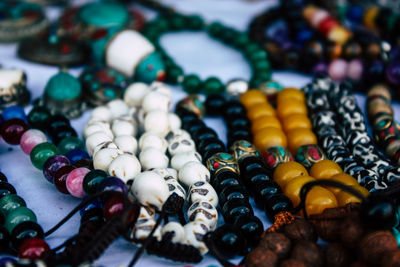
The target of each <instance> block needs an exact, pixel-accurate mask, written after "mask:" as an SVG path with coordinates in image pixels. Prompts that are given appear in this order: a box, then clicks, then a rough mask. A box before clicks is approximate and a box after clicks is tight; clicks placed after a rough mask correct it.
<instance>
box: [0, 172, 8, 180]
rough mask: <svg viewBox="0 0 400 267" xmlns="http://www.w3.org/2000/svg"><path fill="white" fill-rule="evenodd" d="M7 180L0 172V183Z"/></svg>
mask: <svg viewBox="0 0 400 267" xmlns="http://www.w3.org/2000/svg"><path fill="white" fill-rule="evenodd" d="M7 181H8V179H7V177H6V176H5V175H4V173H2V172H0V182H7Z"/></svg>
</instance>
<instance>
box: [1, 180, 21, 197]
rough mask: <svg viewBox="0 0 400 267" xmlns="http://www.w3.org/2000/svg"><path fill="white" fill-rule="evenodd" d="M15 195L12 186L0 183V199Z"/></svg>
mask: <svg viewBox="0 0 400 267" xmlns="http://www.w3.org/2000/svg"><path fill="white" fill-rule="evenodd" d="M16 193H17V191H15V188H14V186H12V185H11V184H9V183H7V182H0V199H1V198H3V197H4V196H7V195H11V194H16Z"/></svg>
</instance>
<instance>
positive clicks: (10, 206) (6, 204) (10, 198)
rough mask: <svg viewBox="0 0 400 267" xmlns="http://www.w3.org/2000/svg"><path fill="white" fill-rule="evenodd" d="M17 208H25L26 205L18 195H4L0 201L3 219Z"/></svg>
mask: <svg viewBox="0 0 400 267" xmlns="http://www.w3.org/2000/svg"><path fill="white" fill-rule="evenodd" d="M19 207H26V203H25V201H24V200H23V199H22V198H21V197H20V196H18V195H15V194H11V195H6V196H4V197H2V198H1V199H0V212H1V213H2V214H3V216H4V218H6V217H7V215H8V214H9V213H10V212H11V211H13V210H15V209H16V208H19Z"/></svg>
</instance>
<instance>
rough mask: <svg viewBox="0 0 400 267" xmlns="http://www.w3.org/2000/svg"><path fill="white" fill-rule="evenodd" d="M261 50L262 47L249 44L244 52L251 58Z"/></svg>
mask: <svg viewBox="0 0 400 267" xmlns="http://www.w3.org/2000/svg"><path fill="white" fill-rule="evenodd" d="M260 50H261V48H260V46H259V45H258V44H256V43H253V42H252V43H249V44H247V45H246V46H245V47H244V50H243V52H244V53H245V54H246V55H247V56H250V55H251V54H253V53H255V52H257V51H260Z"/></svg>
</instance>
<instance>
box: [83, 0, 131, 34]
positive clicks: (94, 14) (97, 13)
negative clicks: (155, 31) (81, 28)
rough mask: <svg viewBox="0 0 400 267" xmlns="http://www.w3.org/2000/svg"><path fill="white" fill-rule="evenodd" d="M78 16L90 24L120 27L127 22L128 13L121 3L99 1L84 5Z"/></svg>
mask: <svg viewBox="0 0 400 267" xmlns="http://www.w3.org/2000/svg"><path fill="white" fill-rule="evenodd" d="M78 18H79V19H80V20H81V21H82V22H83V23H85V24H88V25H91V26H95V27H101V28H107V29H108V28H115V27H116V28H119V29H122V28H123V27H124V26H125V25H126V24H127V23H128V21H129V18H130V15H129V12H128V10H127V9H126V8H125V7H124V6H123V5H121V4H118V3H112V2H106V1H100V2H93V3H89V4H86V5H84V6H83V7H82V8H81V9H80V10H79V13H78Z"/></svg>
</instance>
